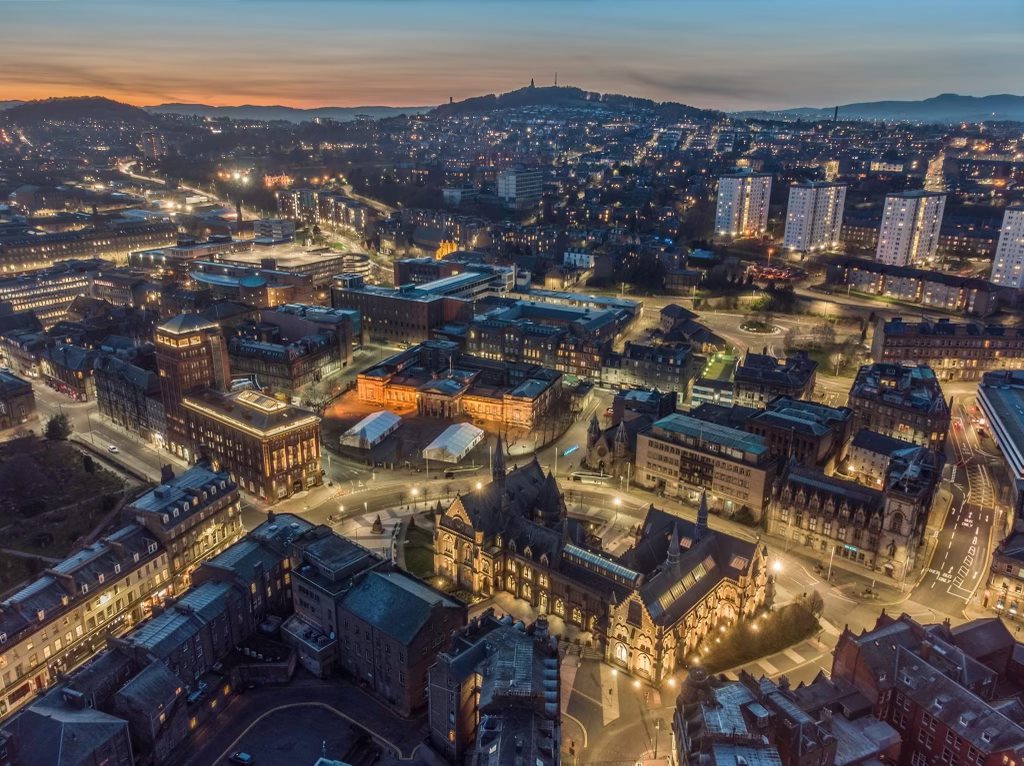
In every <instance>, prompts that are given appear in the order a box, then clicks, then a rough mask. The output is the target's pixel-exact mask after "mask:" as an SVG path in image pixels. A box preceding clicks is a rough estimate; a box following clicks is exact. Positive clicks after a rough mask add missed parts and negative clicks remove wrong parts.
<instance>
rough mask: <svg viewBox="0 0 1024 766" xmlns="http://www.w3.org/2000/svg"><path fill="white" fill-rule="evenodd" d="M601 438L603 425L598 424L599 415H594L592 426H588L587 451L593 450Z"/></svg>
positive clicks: (591, 421)
mask: <svg viewBox="0 0 1024 766" xmlns="http://www.w3.org/2000/svg"><path fill="white" fill-rule="evenodd" d="M600 438H601V424H600V423H598V422H597V415H596V414H595V415H592V416H591V418H590V425H588V426H587V449H593V448H594V445H595V444H597V440H598V439H600Z"/></svg>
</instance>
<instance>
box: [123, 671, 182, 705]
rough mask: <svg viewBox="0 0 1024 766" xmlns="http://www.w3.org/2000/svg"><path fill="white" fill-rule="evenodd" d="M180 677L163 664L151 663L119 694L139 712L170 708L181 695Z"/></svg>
mask: <svg viewBox="0 0 1024 766" xmlns="http://www.w3.org/2000/svg"><path fill="white" fill-rule="evenodd" d="M181 691H182V685H181V681H180V680H178V677H177V676H175V675H174V673H172V672H171V671H170V670H169V669H168V668H167V666H166V665H164V664H163V663H162V662H153V663H150V664H149V665H148V666H146V668H144V669H143V670H142V672H140V673H139V674H138V675H136V676H135V677H134V678H133V679H131V680H130V681H129V682H128V683H126V684H125V685H124V686H122V687H121V690H120V691H119V692H118V693H117V694H118V696H119V697H121V698H122V699H123V700H124V701H125V702H126V703H127V704H128V706H130V707H132V708H134V709H137V710H148V709H150V708H155V709H160V708H163V707H166V706H169V705H170V704H171V703H172V702H173V701H174V699H175V698H176V697H177V696H178V695H179V694H181Z"/></svg>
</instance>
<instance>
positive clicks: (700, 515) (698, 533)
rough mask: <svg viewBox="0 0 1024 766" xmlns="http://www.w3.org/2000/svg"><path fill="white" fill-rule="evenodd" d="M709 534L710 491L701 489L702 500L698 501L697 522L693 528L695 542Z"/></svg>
mask: <svg viewBox="0 0 1024 766" xmlns="http://www.w3.org/2000/svg"><path fill="white" fill-rule="evenodd" d="M707 534H708V491H707V490H706V489H704V490H701V493H700V502H698V503H697V524H696V526H695V527H694V529H693V538H694V540H693V542H694V543H696V542H697V541H698V540H701V539H703V538H704V537H707Z"/></svg>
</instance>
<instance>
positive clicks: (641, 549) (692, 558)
mask: <svg viewBox="0 0 1024 766" xmlns="http://www.w3.org/2000/svg"><path fill="white" fill-rule="evenodd" d="M640 529H641V539H640V541H639V542H638V543H637V545H636V546H635V547H633V548H631V549H630V550H629V551H627V552H626V554H624V555H623V556H622V557H621V559H620V560H621V561H622V563H623V564H625V565H627V566H630V567H631V568H633V569H635V570H636V571H638V572H640V573H641V574H643V575H644V582H643V584H642V585H641V586H640V588H639V591H640V597H641V599H642V600H643V602H644V605H645V606H646V607H647V611H648V612H649V613H650V615H651V618H652V619H653V620H654V622H655V623H656V624H659V625H673V624H675V623H676V622H677V621H678V620H679V619H681V618H682V617H684V616H685V615H686V613H687V612H688V611H689V610H690V609H691V608H692V607H693V606H694V605H695V604H697V603H698V602H699V601H700V600H701V599H702V598H704V596H706V595H707V594H708V593H709V592H711V590H713V589H714V588H715V587H717V586H718V584H719V583H720V582H722V581H723V580H732V581H733V582H738V581H739V579H740V578H741V577H743V576H744V575H746V574H747V573H748V572H750V567H751V563H752V562H753V561H754V558H755V556H756V552H757V544H756V543H753V542H749V541H747V540H741V539H739V538H738V537H733V536H731V535H727V534H724V533H722V532H717V531H714V532H713V531H711V530H709V529H707V528H703V529H698V525H697V524H696V523H694V522H692V521H687V520H686V519H682V518H680V517H678V516H674V515H672V514H670V513H668V512H666V511H662V510H659V509H658V508H655V507H654V506H651V507H650V508H649V509H648V510H647V515H646V517H645V518H644V521H643V523H642V524H641V527H640ZM673 530H674V531H675V533H676V534H677V535H678V538H679V541H680V549H681V550H680V555H679V560H678V562H677V563H675V564H670V563H669V562H668V561H667V559H668V553H669V545H670V541H671V538H672V533H673Z"/></svg>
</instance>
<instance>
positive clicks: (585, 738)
mask: <svg viewBox="0 0 1024 766" xmlns="http://www.w3.org/2000/svg"><path fill="white" fill-rule="evenodd" d="M562 717H563V718H568V719H569V720H570V721H572V722H573V723H575V724H576V725H577V726H579V727H580V731H582V732H583V749H584V750H586V749H587V746H588V742H589V739H590V738H589V737H588V736H587V727H586V726H584V725H583V721H581V720H580V719H579V718H577V717H576V716H574V715H571V714H569V713H567V712H566V711H564V710H563V711H562Z"/></svg>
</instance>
